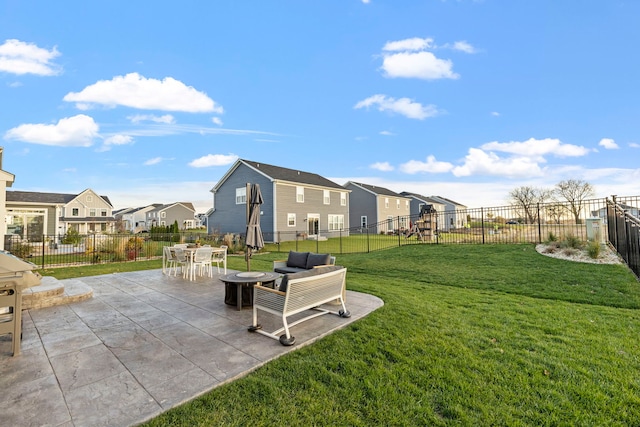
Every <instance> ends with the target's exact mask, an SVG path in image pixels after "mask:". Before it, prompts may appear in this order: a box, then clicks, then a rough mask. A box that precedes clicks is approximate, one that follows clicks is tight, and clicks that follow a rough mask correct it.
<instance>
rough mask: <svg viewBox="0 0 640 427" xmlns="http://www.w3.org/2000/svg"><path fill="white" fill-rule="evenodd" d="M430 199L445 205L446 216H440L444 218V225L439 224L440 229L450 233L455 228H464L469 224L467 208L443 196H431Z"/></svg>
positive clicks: (439, 216)
mask: <svg viewBox="0 0 640 427" xmlns="http://www.w3.org/2000/svg"><path fill="white" fill-rule="evenodd" d="M429 199H431V200H434V201H436V202H437V203H441V204H443V205H444V211H443V212H444V214H443V215H438V218H442V223H440V222H438V229H439V230H443V231H449V230H451V229H455V228H462V227H464V226H465V225H466V224H467V222H468V221H467V209H468V208H467V207H466V206H465V205H463V204H460V203H458V202H454V201H453V200H450V199H447V198H445V197H442V196H430V197H429Z"/></svg>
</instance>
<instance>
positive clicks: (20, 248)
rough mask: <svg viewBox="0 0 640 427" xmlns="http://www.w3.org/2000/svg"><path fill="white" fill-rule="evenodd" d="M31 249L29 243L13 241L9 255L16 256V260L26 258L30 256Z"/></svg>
mask: <svg viewBox="0 0 640 427" xmlns="http://www.w3.org/2000/svg"><path fill="white" fill-rule="evenodd" d="M31 249H33V248H32V247H31V245H30V244H29V243H26V242H21V241H13V242H11V251H10V252H11V253H12V254H13V255H15V256H17V257H18V258H23V259H24V258H27V257H28V256H29V255H31Z"/></svg>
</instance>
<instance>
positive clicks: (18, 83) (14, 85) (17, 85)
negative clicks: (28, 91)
mask: <svg viewBox="0 0 640 427" xmlns="http://www.w3.org/2000/svg"><path fill="white" fill-rule="evenodd" d="M7 86H9V87H20V86H22V82H11V83H9V84H8V85H7Z"/></svg>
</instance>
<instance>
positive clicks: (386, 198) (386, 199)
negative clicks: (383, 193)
mask: <svg viewBox="0 0 640 427" xmlns="http://www.w3.org/2000/svg"><path fill="white" fill-rule="evenodd" d="M384 207H385V208H388V207H389V198H388V197H385V198H384Z"/></svg>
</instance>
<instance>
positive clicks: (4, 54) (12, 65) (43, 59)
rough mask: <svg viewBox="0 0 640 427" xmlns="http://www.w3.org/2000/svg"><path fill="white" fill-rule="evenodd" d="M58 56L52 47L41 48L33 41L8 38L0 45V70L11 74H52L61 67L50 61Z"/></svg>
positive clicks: (58, 53) (57, 71) (59, 71)
mask: <svg viewBox="0 0 640 427" xmlns="http://www.w3.org/2000/svg"><path fill="white" fill-rule="evenodd" d="M58 56H60V52H58V50H57V49H56V48H55V47H54V48H53V49H51V50H47V49H43V48H41V47H38V46H36V45H35V44H33V43H25V42H22V41H20V40H16V39H9V40H6V41H5V42H4V44H2V45H0V71H4V72H7V73H12V74H36V75H39V76H54V75H57V74H60V73H61V71H62V69H61V67H59V66H58V65H56V64H54V63H52V62H51V61H52V60H53V59H55V58H57V57H58Z"/></svg>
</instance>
